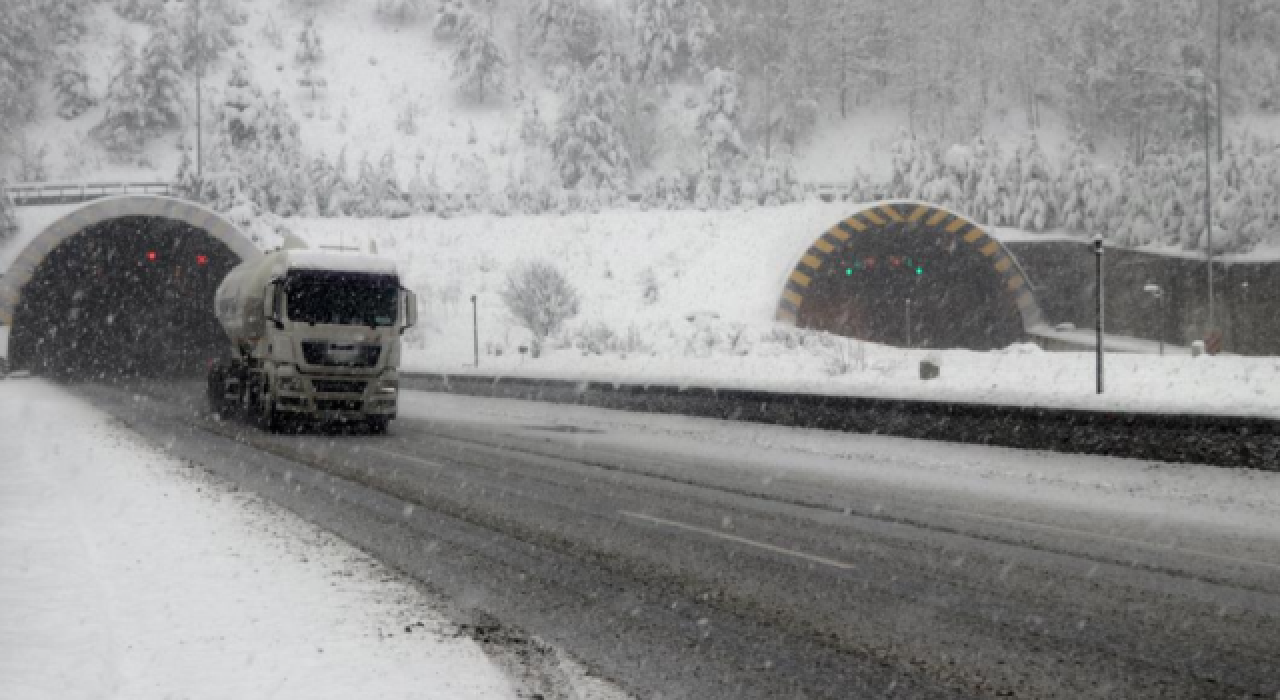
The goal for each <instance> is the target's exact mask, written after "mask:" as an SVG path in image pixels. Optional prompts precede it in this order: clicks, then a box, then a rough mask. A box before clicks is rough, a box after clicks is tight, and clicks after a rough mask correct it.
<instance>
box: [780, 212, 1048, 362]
mask: <svg viewBox="0 0 1280 700" xmlns="http://www.w3.org/2000/svg"><path fill="white" fill-rule="evenodd" d="M797 323H798V324H799V325H800V326H801V327H804V328H812V329H816V330H825V331H828V332H831V333H834V334H836V335H842V336H846V337H850V338H859V339H862V340H867V341H871V342H876V343H883V344H886V345H894V346H898V347H916V348H965V349H970V350H980V351H985V350H992V349H996V348H1003V347H1007V346H1009V345H1011V344H1013V343H1016V342H1020V341H1021V340H1024V339H1025V332H1024V329H1023V325H1022V317H1021V314H1020V313H1019V311H1018V306H1017V304H1016V302H1015V301H1014V299H1013V295H1012V294H1011V293H1010V292H1009V291H1008V290H1007V288H1006V283H1005V280H1004V279H1003V278H1002V277H1001V275H1000V274H998V273H997V272H995V271H994V270H993V269H992V265H991V260H989V259H988V258H986V257H984V256H983V255H982V254H980V253H978V252H977V251H976V250H974V249H973V248H972V247H970V246H967V245H965V244H964V243H962V242H960V241H958V240H957V238H956V236H954V235H951V234H942V235H939V233H938V232H936V231H934V230H929V229H919V228H913V227H910V226H903V225H890V226H889V227H887V228H886V229H885V230H883V231H880V232H875V233H866V234H862V235H857V236H853V237H852V238H850V239H849V241H848V242H847V243H845V244H844V245H843V246H842V247H840V248H838V249H837V250H835V251H833V253H832V255H831V257H830V258H828V264H826V265H824V266H823V269H822V270H821V271H820V272H818V273H817V274H815V275H814V276H813V280H812V282H811V285H810V287H809V289H808V290H807V292H806V294H805V295H804V303H803V305H802V306H801V308H800V309H799V313H798V314H797Z"/></svg>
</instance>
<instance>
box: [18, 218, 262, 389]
mask: <svg viewBox="0 0 1280 700" xmlns="http://www.w3.org/2000/svg"><path fill="white" fill-rule="evenodd" d="M239 262H240V261H239V258H238V257H237V256H236V255H235V253H233V252H232V251H231V249H230V248H228V247H227V246H226V245H225V244H223V243H222V242H221V241H219V240H218V239H217V238H215V237H213V236H211V235H209V234H208V233H207V232H205V231H203V230H201V229H199V228H196V227H193V226H191V225H190V224H187V223H185V222H182V221H176V220H172V219H165V218H157V217H142V216H136V217H125V218H119V219H113V220H110V221H104V222H101V223H98V224H94V225H92V226H90V227H88V228H86V229H85V230H84V231H81V232H80V233H79V234H77V235H75V236H72V237H70V238H68V239H67V240H66V241H64V242H63V243H62V244H61V245H59V246H58V247H57V248H55V249H53V250H52V251H50V252H49V254H48V255H47V256H46V257H45V258H44V260H43V261H42V262H41V263H40V265H39V266H38V267H37V268H36V270H35V273H34V275H33V276H32V278H31V280H30V281H29V282H28V283H27V284H26V286H25V287H24V288H23V290H22V296H21V300H20V301H19V303H18V306H17V308H16V309H15V313H14V322H13V328H12V331H11V337H10V339H9V344H10V359H11V360H12V365H13V367H14V368H15V369H29V370H31V371H33V372H37V373H40V374H46V375H50V376H55V377H59V378H65V379H99V378H115V377H130V376H146V377H174V376H187V375H196V374H202V373H203V372H204V371H205V368H206V366H207V363H208V362H209V360H210V359H212V358H215V357H218V356H219V355H220V354H223V353H225V352H226V347H227V341H226V336H225V335H224V333H223V331H222V328H221V326H220V325H219V324H218V321H217V319H216V317H215V316H214V313H213V299H214V294H215V293H216V291H217V287H218V284H219V283H220V282H221V281H222V279H223V277H225V276H226V274H227V272H228V271H230V270H231V268H232V267H234V266H235V265H237V264H238V263H239Z"/></svg>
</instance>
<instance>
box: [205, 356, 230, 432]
mask: <svg viewBox="0 0 1280 700" xmlns="http://www.w3.org/2000/svg"><path fill="white" fill-rule="evenodd" d="M207 393H208V398H209V412H210V413H213V414H214V415H216V416H218V417H219V418H222V419H224V420H225V419H227V418H231V415H232V413H233V412H234V410H233V408H234V407H233V406H231V405H230V402H228V401H227V368H226V367H224V366H222V365H221V364H218V363H214V365H213V367H211V368H209V380H208V392H207Z"/></svg>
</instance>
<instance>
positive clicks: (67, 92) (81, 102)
mask: <svg viewBox="0 0 1280 700" xmlns="http://www.w3.org/2000/svg"><path fill="white" fill-rule="evenodd" d="M53 91H54V95H55V97H56V98H57V100H58V116H59V117H62V118H63V119H75V118H76V117H78V116H80V115H81V114H84V113H85V111H86V110H87V109H89V108H90V107H92V106H94V105H96V104H97V103H98V100H97V99H96V98H94V96H93V94H92V93H91V92H90V91H89V74H88V69H87V68H86V67H85V64H84V54H82V53H80V51H79V50H77V49H76V48H75V47H72V46H60V47H58V50H57V53H55V54H54V63H53Z"/></svg>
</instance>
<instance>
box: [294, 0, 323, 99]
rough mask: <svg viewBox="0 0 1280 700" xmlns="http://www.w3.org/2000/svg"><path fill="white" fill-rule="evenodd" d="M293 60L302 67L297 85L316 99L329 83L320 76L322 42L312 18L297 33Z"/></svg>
mask: <svg viewBox="0 0 1280 700" xmlns="http://www.w3.org/2000/svg"><path fill="white" fill-rule="evenodd" d="M293 58H294V61H296V62H297V64H298V65H299V66H301V67H302V77H301V78H299V79H298V85H299V86H301V87H304V88H307V89H309V90H310V91H311V99H316V98H317V97H319V96H320V92H321V91H322V90H324V89H325V88H327V87H328V85H329V83H328V81H327V80H326V79H325V78H324V76H323V75H321V74H320V68H319V66H320V62H321V61H322V60H324V41H323V40H322V39H321V38H320V33H319V32H318V31H317V30H316V25H315V19H314V18H311V17H308V18H307V20H306V22H305V23H304V24H303V27H302V31H300V32H298V48H297V50H296V51H295V52H294V55H293Z"/></svg>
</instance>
